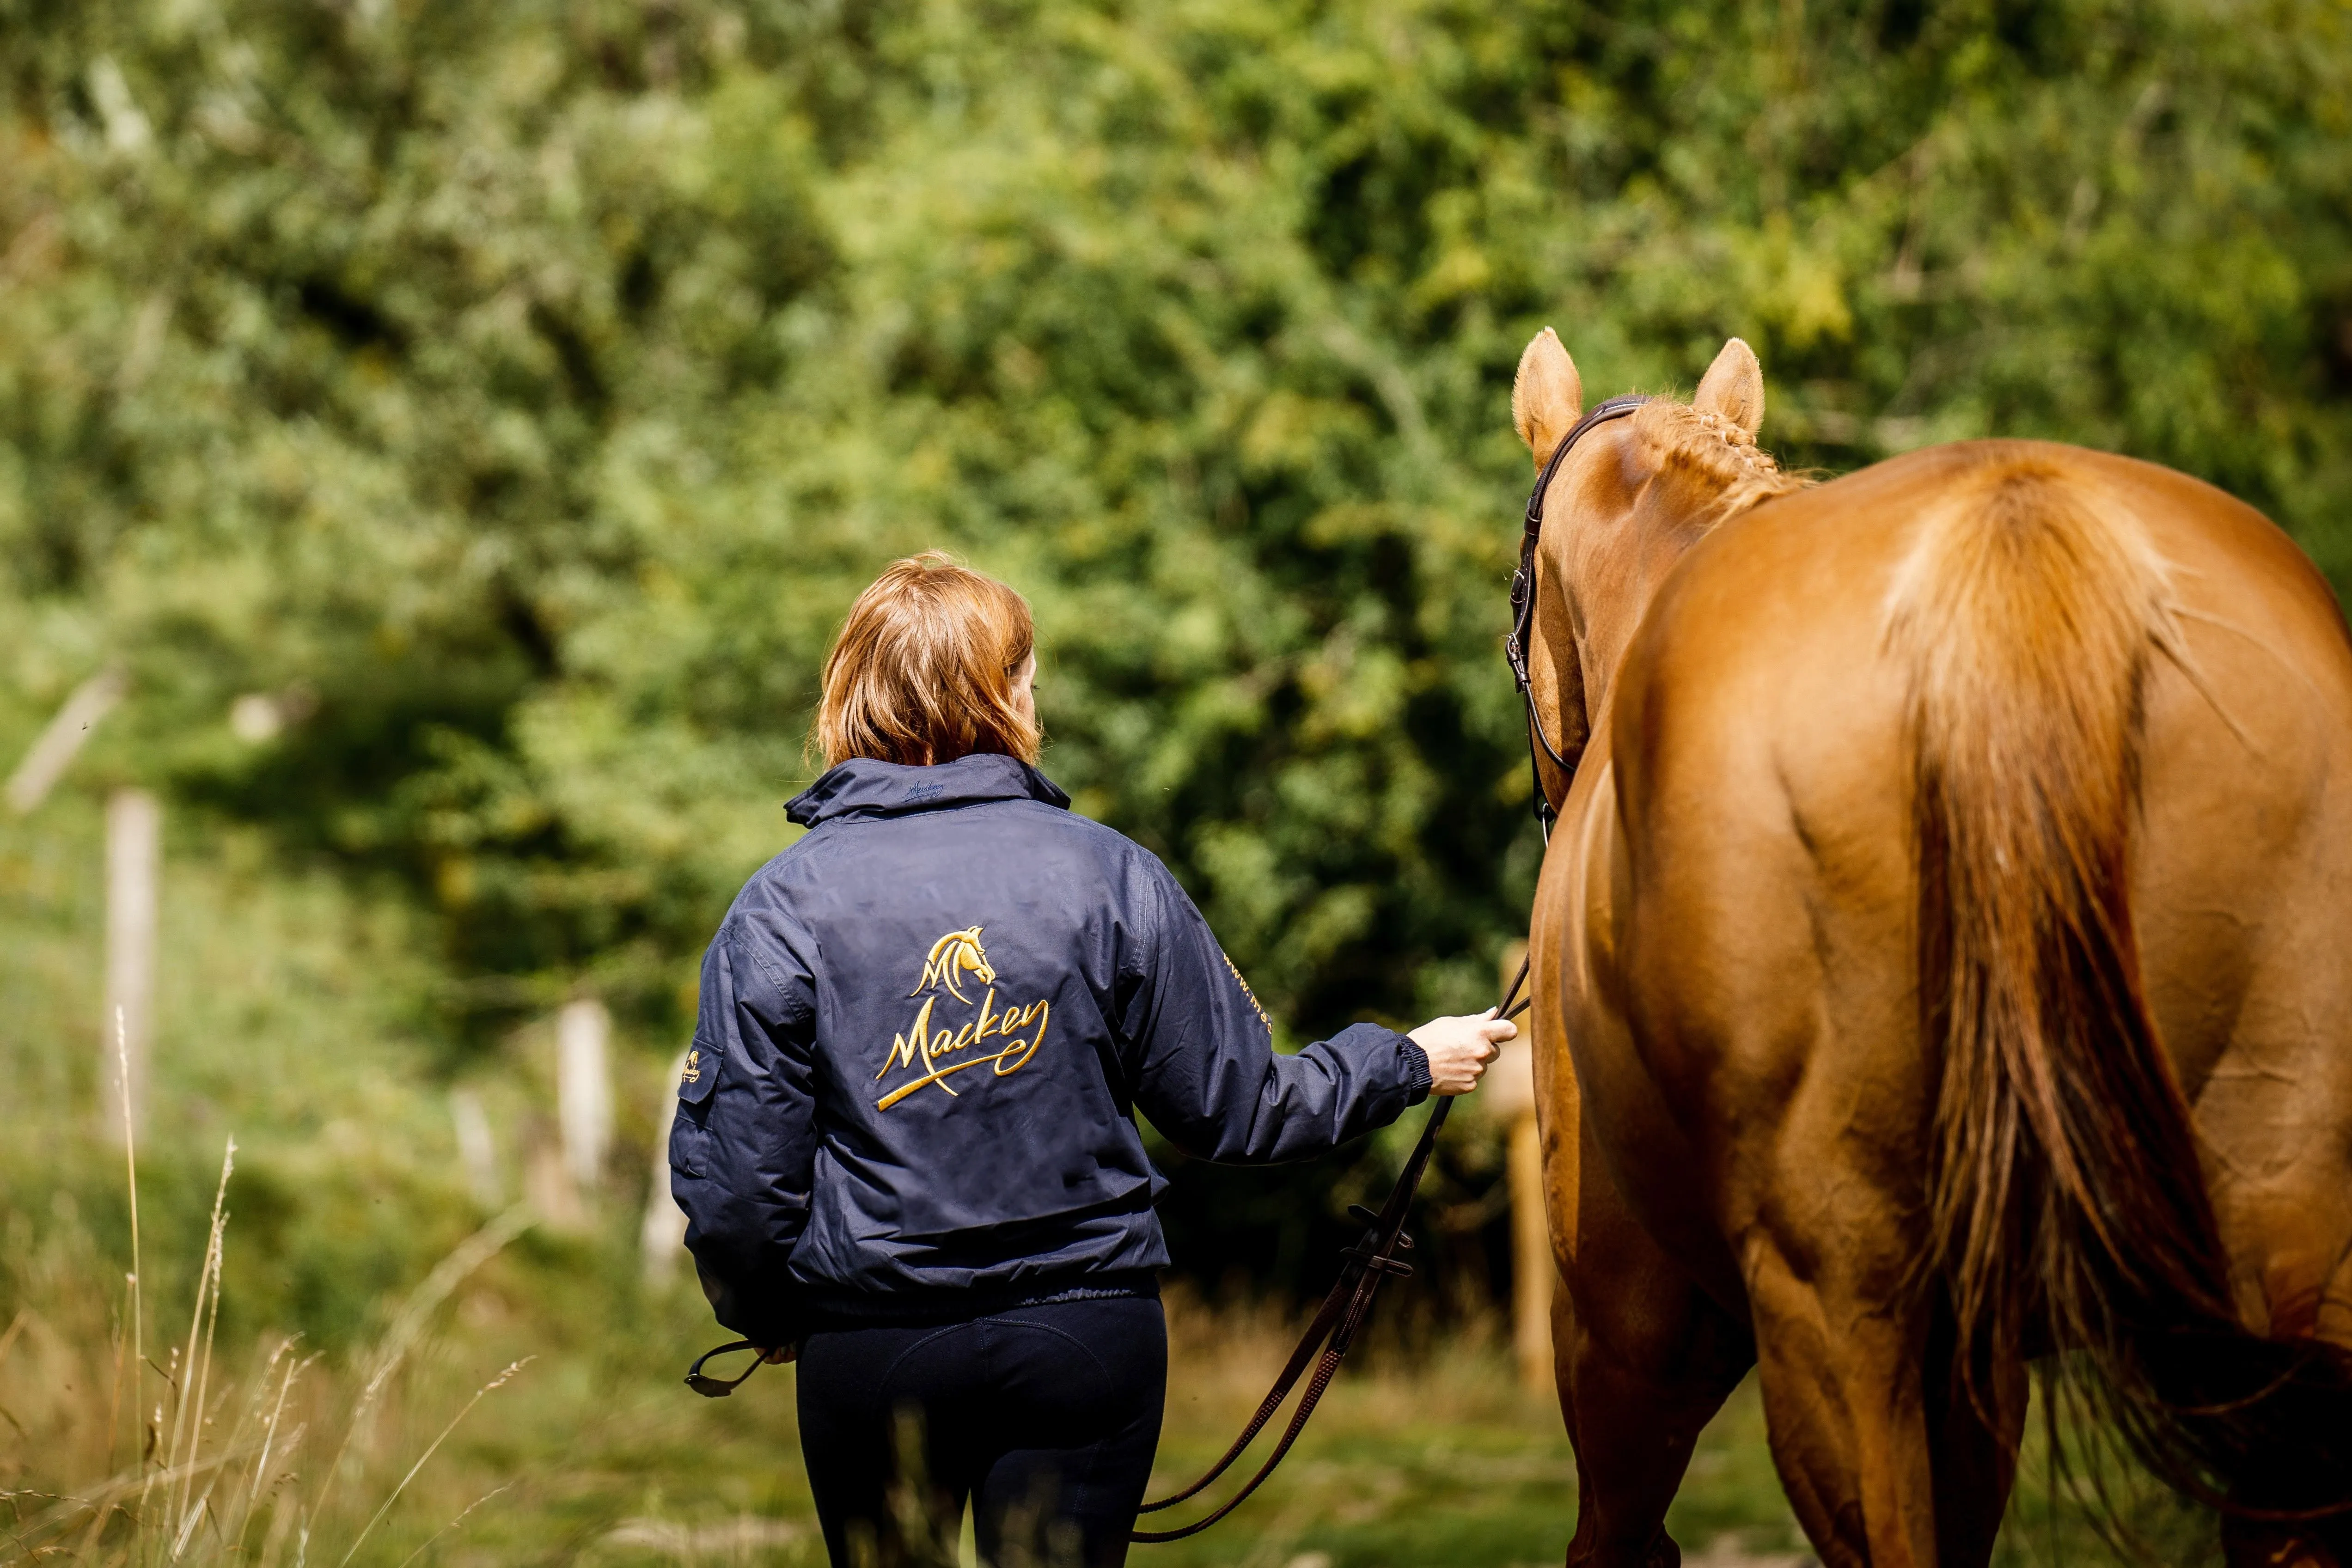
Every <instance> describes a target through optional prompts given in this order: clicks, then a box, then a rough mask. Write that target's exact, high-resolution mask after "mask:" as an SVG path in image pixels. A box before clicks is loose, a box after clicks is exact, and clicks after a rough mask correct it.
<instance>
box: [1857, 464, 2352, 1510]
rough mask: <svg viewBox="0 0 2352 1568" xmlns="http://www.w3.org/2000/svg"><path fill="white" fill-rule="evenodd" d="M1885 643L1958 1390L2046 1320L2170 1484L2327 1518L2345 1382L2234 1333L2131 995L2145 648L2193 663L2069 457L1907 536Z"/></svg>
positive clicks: (2308, 1351)
mask: <svg viewBox="0 0 2352 1568" xmlns="http://www.w3.org/2000/svg"><path fill="white" fill-rule="evenodd" d="M1885 632H1886V636H1887V639H1888V642H1889V645H1890V649H1891V651H1892V652H1893V653H1895V656H1896V657H1897V658H1898V659H1899V660H1901V661H1902V663H1903V665H1904V667H1905V668H1906V670H1907V671H1908V674H1909V695H1908V704H1907V711H1906V733H1907V742H1908V748H1909V752H1910V756H1911V759H1912V768H1913V779H1912V785H1913V798H1912V810H1911V818H1912V831H1913V834H1914V840H1915V851H1916V866H1917V874H1918V901H1919V902H1918V952H1917V959H1918V979H1919V992H1918V995H1919V1009H1920V1022H1921V1034H1922V1040H1923V1042H1924V1044H1925V1047H1926V1049H1927V1051H1928V1052H1929V1060H1930V1063H1931V1067H1932V1068H1933V1069H1934V1070H1935V1071H1937V1074H1938V1077H1937V1082H1938V1088H1937V1098H1936V1103H1935V1116H1934V1134H1933V1143H1932V1149H1931V1153H1930V1159H1929V1168H1928V1173H1927V1221H1928V1234H1929V1255H1928V1257H1927V1260H1926V1264H1927V1268H1926V1269H1925V1270H1924V1271H1923V1274H1922V1279H1921V1283H1922V1287H1923V1289H1928V1290H1932V1291H1941V1292H1942V1294H1943V1298H1944V1301H1945V1303H1946V1304H1947V1305H1948V1310H1949V1311H1950V1312H1951V1313H1952V1315H1953V1317H1954V1319H1955V1320H1956V1322H1957V1325H1958V1329H1959V1333H1960V1343H1962V1344H1964V1345H1966V1346H1968V1347H1969V1354H1967V1355H1965V1356H1963V1357H1962V1359H1961V1361H1960V1367H1961V1369H1962V1371H1961V1373H1960V1375H1961V1376H1963V1377H1964V1378H1966V1379H1968V1380H1969V1393H1970V1395H1971V1396H1973V1397H1976V1398H1978V1399H1979V1402H1981V1401H1982V1400H1983V1399H1984V1398H1985V1397H1987V1395H1986V1392H1985V1390H1986V1387H1987V1383H1986V1381H1985V1380H1983V1379H1981V1378H1979V1376H1978V1375H1977V1374H1978V1370H1979V1368H1980V1367H1982V1366H1983V1365H1985V1364H2009V1363H2010V1362H2011V1360H2012V1358H2014V1357H2016V1356H2018V1355H2020V1354H2022V1351H2023V1348H2024V1345H2025V1343H2026V1341H2027V1338H2028V1335H2029V1333H2031V1332H2032V1331H2037V1330H2043V1329H2046V1330H2047V1332H2048V1333H2050V1334H2051V1335H2052V1336H2053V1339H2054V1340H2055V1341H2056V1342H2057V1343H2062V1344H2064V1345H2068V1346H2072V1347H2076V1348H2078V1349H2079V1350H2081V1351H2082V1352H2083V1353H2084V1355H2085V1357H2086V1358H2087V1363H2088V1371H2089V1373H2090V1376H2089V1378H2088V1379H2087V1380H2086V1381H2085V1383H2084V1385H2083V1386H2084V1389H2085V1391H2086V1392H2087V1393H2089V1394H2090V1395H2091V1396H2092V1397H2093V1398H2094V1400H2095V1402H2096V1404H2097V1405H2098V1406H2100V1407H2101V1408H2102V1409H2103V1410H2104V1411H2105V1414H2106V1415H2107V1416H2109V1417H2110V1418H2111V1419H2112V1420H2113V1422H2114V1423H2115V1425H2116V1429H2117V1431H2118V1432H2119V1433H2120V1435H2121V1436H2122V1437H2124V1438H2125V1439H2126V1441H2127V1442H2128V1443H2129V1444H2130V1445H2131V1446H2132V1448H2134V1449H2135V1450H2136V1451H2137V1453H2138V1454H2139V1455H2140V1456H2141V1458H2143V1459H2144V1460H2145V1461H2146V1462H2147V1463H2148V1464H2149V1465H2150V1466H2151V1467H2152V1468H2153V1469H2156V1470H2157V1471H2158V1473H2159V1474H2162V1475H2163V1476H2164V1477H2165V1478H2166V1479H2168V1480H2170V1481H2172V1482H2174V1483H2175V1484H2176V1485H2179V1486H2180V1487H2182V1488H2183V1489H2184V1490H2189V1491H2190V1492H2191V1493H2193V1494H2195V1495H2199V1496H2201V1497H2203V1498H2205V1499H2207V1500H2211V1501H2214V1502H2217V1503H2226V1504H2229V1505H2231V1506H2234V1507H2237V1508H2240V1509H2242V1510H2246V1511H2287V1512H2295V1511H2312V1510H2321V1509H2326V1508H2328V1507H2331V1506H2342V1505H2344V1504H2345V1503H2346V1502H2347V1498H2346V1486H2347V1480H2346V1478H2347V1476H2352V1365H2347V1359H2346V1358H2345V1357H2343V1356H2342V1355H2341V1354H2338V1353H2336V1352H2333V1351H2330V1350H2327V1349H2325V1348H2323V1347H2320V1346H2318V1345H2316V1344H2315V1343H2305V1342H2285V1341H2279V1340H2271V1339H2265V1338H2263V1337H2261V1336H2258V1335H2256V1334H2254V1333H2252V1332H2251V1331H2249V1330H2248V1329H2246V1328H2245V1327H2244V1326H2243V1325H2242V1322H2240V1320H2239V1318H2238V1315H2237V1313H2236V1312H2235V1311H2234V1310H2233V1308H2232V1305H2231V1299H2230V1296H2229V1293H2228V1289H2227V1284H2226V1281H2227V1278H2228V1259H2227V1255H2226V1253H2225V1251H2224V1249H2223V1246H2222V1242H2221V1235H2220V1230H2219V1227H2218V1226H2217V1224H2216V1221H2215V1218H2214V1213H2213V1209H2212V1206H2211V1202H2210V1198H2209V1197H2208V1194H2207V1190H2206V1186H2205V1181H2204V1173H2203V1170H2202V1167H2201V1166H2200V1159H2199V1151H2198V1145H2197V1140H2196V1137H2195V1134H2194V1133H2193V1132H2192V1130H2191V1126H2190V1122H2189V1111H2188V1107H2187V1105H2186V1104H2185V1103H2184V1101H2183V1098H2182V1095H2181V1092H2180V1089H2179V1084H2178V1083H2177V1082H2176V1080H2175V1077H2174V1073H2173V1070H2172V1065H2171V1062H2170V1061H2169V1059H2168V1056H2167V1054H2166V1051H2165V1049H2164V1045H2163V1042H2162V1040H2160V1038H2159V1037H2158V1031H2157V1028H2156V1024H2155V1022H2154V1019H2153V1018H2152V1016H2151V1013H2150V1010H2149V1008H2148V1004H2147V998H2146V995H2145V992H2144V989H2143V987H2142V983H2141V974H2140V967H2139V955H2138V949H2137V944H2136V941H2135V937H2134V931H2133V920H2132V910H2131V907H2130V900H2129V886H2128V871H2129V861H2130V849H2131V843H2130V838H2131V832H2132V824H2133V822H2134V821H2135V820H2136V817H2137V808H2138V793H2139V779H2140V769H2141V755H2142V747H2143V742H2144V736H2143V724H2142V714H2143V706H2144V697H2145V694H2146V691H2147V685H2148V682H2149V678H2150V674H2151V670H2152V667H2153V664H2154V662H2155V661H2156V660H2157V659H2158V658H2159V657H2170V658H2174V659H2178V660H2183V661H2185V658H2186V655H2185V653H2184V651H2183V643H2182V642H2181V639H2180V636H2179V630H2178V628H2177V626H2176V625H2175V623H2174V620H2173V614H2172V610H2171V607H2170V596H2169V592H2168V583H2167V578H2166V570H2165V568H2164V565H2163V563H2162V562H2161V561H2160V560H2158V559H2157V557H2156V555H2155V553H2154V551H2153V549H2151V547H2150V546H2149V545H2148V543H2147V539H2146V537H2145V535H2144V533H2143V531H2142V530H2141V528H2139V526H2138V524H2137V522H2136V521H2135V520H2134V519H2133V518H2132V517H2130V516H2129V515H2128V513H2127V512H2126V511H2125V510H2124V509H2123V507H2121V506H2120V505H2119V504H2118V503H2117V502H2116V501H2115V500H2114V499H2112V498H2111V497H2109V496H2108V494H2107V493H2106V492H2105V490H2104V489H2102V488H2101V487H2100V486H2098V485H2097V484H2096V483H2095V481H2093V480H2091V479H2089V478H2088V477H2086V476H2082V475H2081V474H2080V472H2079V471H2078V470H2073V469H2070V467H2069V466H2068V465H2066V464H2065V463H2064V462H2063V459H2061V458H2058V457H2055V456H2053V455H2042V454H2022V455H2005V456H2001V457H1996V458H1990V459H1989V460H1988V461H1986V462H1985V463H1984V464H1983V465H1980V466H1979V467H1976V468H1975V469H1973V470H1970V471H1965V472H1964V473H1963V474H1962V475H1960V476H1958V477H1957V478H1956V482H1955V486H1954V488H1953V490H1952V492H1951V493H1950V495H1949V496H1948V498H1947V499H1945V500H1944V501H1942V502H1941V503H1940V504H1939V505H1938V506H1937V508H1936V509H1935V510H1934V511H1933V512H1932V514H1930V515H1929V516H1927V517H1925V518H1924V519H1923V520H1922V522H1921V524H1920V526H1919V528H1918V531H1917V535H1916V542H1915V543H1914V545H1913V547H1912V549H1911V550H1910V552H1909V554H1908V556H1907V558H1906V559H1905V560H1904V562H1903V563H1902V565H1901V567H1900V568H1899V569H1898V571H1897V573H1896V576H1895V581H1894V584H1893V587H1892V590H1891V591H1890V594H1889V597H1888V600H1887V603H1886V606H1885ZM2007 1414H2011V1415H2013V1414H2014V1413H2013V1412H2011V1413H2007Z"/></svg>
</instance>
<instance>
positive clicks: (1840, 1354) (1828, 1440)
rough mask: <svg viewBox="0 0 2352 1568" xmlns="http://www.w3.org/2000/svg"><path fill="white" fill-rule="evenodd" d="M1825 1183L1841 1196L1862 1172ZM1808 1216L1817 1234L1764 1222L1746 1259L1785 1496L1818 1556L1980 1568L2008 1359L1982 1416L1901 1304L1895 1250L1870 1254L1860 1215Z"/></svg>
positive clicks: (2017, 1395)
mask: <svg viewBox="0 0 2352 1568" xmlns="http://www.w3.org/2000/svg"><path fill="white" fill-rule="evenodd" d="M1828 1190H1830V1191H1832V1192H1840V1193H1843V1194H1845V1195H1847V1196H1849V1197H1851V1196H1853V1195H1855V1194H1857V1193H1859V1192H1860V1191H1861V1190H1862V1183H1861V1181H1860V1179H1859V1178H1855V1179H1853V1181H1852V1182H1850V1183H1848V1184H1830V1185H1829V1186H1828ZM1822 1207H1823V1208H1824V1209H1831V1210H1833V1209H1835V1208H1836V1207H1840V1206H1839V1205H1838V1204H1837V1203H1836V1202H1835V1200H1834V1199H1833V1200H1832V1203H1830V1204H1828V1205H1824V1206H1822ZM1862 1207H1867V1206H1866V1205H1865V1206H1862ZM1812 1218H1814V1219H1815V1220H1816V1221H1817V1222H1819V1223H1820V1224H1821V1225H1822V1227H1823V1229H1822V1231H1820V1232H1811V1231H1810V1228H1807V1233H1803V1234H1790V1233H1789V1230H1790V1229H1792V1228H1780V1227H1766V1228H1764V1229H1765V1234H1763V1235H1760V1236H1759V1238H1757V1239H1755V1240H1754V1242H1753V1243H1752V1245H1751V1249H1750V1252H1749V1257H1748V1291H1749V1294H1750V1299H1751V1301H1753V1303H1754V1308H1755V1322H1756V1335H1757V1349H1758V1356H1759V1364H1760V1365H1761V1368H1762V1375H1763V1384H1764V1408H1765V1415H1766V1418H1767V1420H1768V1421H1769V1425H1770V1428H1771V1434H1772V1458H1773V1462H1774V1464H1776V1465H1777V1466H1778V1467H1779V1468H1780V1479H1781V1482H1782V1484H1783V1485H1784V1486H1785V1487H1786V1488H1787V1489H1788V1493H1789V1500H1790V1503H1791V1504H1793V1505H1794V1506H1795V1508H1796V1510H1797V1515H1798V1518H1799V1519H1800V1520H1801V1521H1802V1522H1803V1524H1804V1526H1805V1533H1806V1534H1807V1535H1808V1536H1810V1537H1811V1540H1812V1542H1813V1547H1814V1550H1816V1551H1817V1552H1820V1553H1821V1556H1822V1561H1823V1562H1824V1563H1828V1564H1830V1568H1844V1565H1846V1564H1854V1565H1860V1564H1864V1563H1867V1564H1871V1565H1873V1568H1930V1565H1931V1564H1935V1565H1940V1568H1981V1565H1982V1564H1983V1563H1987V1562H1989V1561H1990V1558H1991V1556H1992V1548H1993V1540H1994V1536H1995V1535H1996V1534H1997V1532H1998V1531H1999V1530H2000V1518H2001V1513H2002V1511H2003V1509H2004V1508H2005V1507H2006V1505H2007V1503H2008V1500H2009V1489H2010V1484H2011V1480H2012V1479H2014V1477H2015V1471H2016V1455H2017V1440H2018V1436H2019V1432H2020V1430H2021V1426H2022V1421H2023V1416H2024V1409H2025V1397H2024V1395H2025V1387H2024V1377H2023V1371H2022V1368H2021V1367H2018V1366H2010V1367H2006V1368H1997V1369H1994V1371H1993V1372H1992V1373H1991V1375H1990V1377H1989V1378H1988V1380H1987V1381H1986V1383H1985V1385H1983V1386H1982V1388H1981V1394H1982V1397H1983V1400H1984V1401H1985V1402H1986V1403H1987V1404H1988V1405H1989V1406H1990V1407H1991V1408H1992V1409H1994V1410H1996V1411H1998V1412H2000V1415H1999V1416H1998V1419H1997V1424H1989V1423H1988V1421H1987V1420H1986V1419H1985V1418H1984V1417H1983V1416H1980V1415H1979V1412H1978V1409H1977V1406H1976V1404H1975V1403H1974V1402H1973V1401H1971V1399H1970V1397H1969V1395H1968V1394H1967V1393H1966V1392H1965V1391H1964V1390H1963V1389H1961V1388H1960V1387H1959V1386H1958V1385H1955V1384H1954V1382H1953V1381H1952V1365H1953V1363H1952V1358H1951V1354H1950V1345H1949V1343H1948V1333H1944V1332H1943V1331H1940V1330H1938V1329H1937V1327H1936V1326H1935V1325H1933V1324H1932V1323H1931V1322H1930V1320H1929V1319H1928V1317H1927V1314H1926V1313H1925V1312H1919V1311H1916V1310H1906V1308H1905V1307H1904V1306H1903V1305H1901V1303H1903V1302H1905V1301H1906V1300H1907V1299H1908V1297H1909V1295H1910V1292H1908V1291H1906V1290H1904V1288H1903V1285H1904V1281H1905V1279H1906V1272H1905V1270H1904V1268H1903V1266H1902V1264H1901V1262H1900V1261H1899V1260H1898V1259H1897V1258H1896V1257H1895V1250H1896V1249H1893V1248H1888V1249H1885V1256H1883V1257H1880V1258H1877V1259H1875V1260H1874V1258H1873V1257H1872V1254H1873V1252H1874V1250H1877V1249H1874V1248H1873V1247H1872V1246H1871V1244H1870V1238H1871V1236H1872V1235H1873V1234H1874V1230H1873V1227H1872V1224H1871V1218H1870V1217H1867V1216H1864V1215H1863V1214H1860V1213H1852V1212H1849V1213H1845V1214H1838V1213H1834V1212H1822V1213H1817V1214H1815V1215H1814V1216H1813V1217H1812ZM1881 1218H1882V1220H1883V1217H1881ZM1774 1230H1779V1231H1780V1233H1779V1234H1773V1233H1772V1232H1773V1231H1774ZM1890 1239H1891V1238H1890Z"/></svg>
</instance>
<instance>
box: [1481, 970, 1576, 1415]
mask: <svg viewBox="0 0 2352 1568" xmlns="http://www.w3.org/2000/svg"><path fill="white" fill-rule="evenodd" d="M1527 951H1528V945H1527V944H1526V943H1524V942H1514V943H1512V944H1511V945H1510V946H1509V947H1507V948H1506V949H1505V950H1504V953H1503V965H1502V976H1501V981H1500V983H1501V984H1503V985H1506V986H1507V985H1509V984H1510V983H1511V981H1512V979H1513V978H1514V977H1517V974H1518V972H1519V965H1520V963H1521V961H1522V960H1524V959H1525V958H1526V957H1527ZM1518 1024H1519V1038H1518V1039H1517V1040H1513V1041H1511V1043H1510V1044H1508V1045H1507V1046H1505V1047H1503V1054H1502V1056H1501V1058H1500V1059H1499V1060H1497V1061H1496V1063H1495V1065H1494V1066H1493V1067H1491V1068H1489V1069H1487V1073H1486V1076H1487V1082H1488V1087H1487V1089H1486V1092H1485V1097H1486V1108H1487V1110H1488V1111H1489V1112H1490V1113H1492V1114H1493V1115H1494V1116H1495V1117H1496V1120H1498V1121H1500V1122H1501V1123H1502V1124H1503V1125H1504V1126H1505V1127H1506V1128H1507V1134H1506V1136H1507V1139H1508V1140H1509V1142H1508V1155H1509V1158H1508V1167H1507V1168H1508V1171H1509V1179H1510V1191H1511V1347H1512V1349H1513V1350H1514V1351H1515V1352H1517V1356H1518V1363H1519V1377H1520V1380H1521V1381H1522V1382H1524V1383H1525V1384H1526V1385H1528V1388H1530V1389H1533V1390H1535V1391H1537V1392H1538V1393H1540V1392H1542V1391H1545V1390H1548V1389H1549V1388H1550V1387H1551V1385H1552V1368H1551V1293H1552V1288H1553V1286H1554V1284H1555V1283H1556V1281H1557V1280H1558V1278H1559V1269H1558V1267H1557V1266H1556V1265H1555V1264H1554V1263H1553V1261H1552V1256H1551V1228H1550V1223H1549V1218H1548V1217H1547V1215H1546V1213H1545V1207H1544V1179H1543V1140H1542V1136H1541V1134H1539V1133H1538V1131H1537V1129H1536V1081H1535V1049H1534V1048H1535V1016H1534V1013H1533V1012H1532V1010H1530V1011H1528V1012H1524V1013H1521V1014H1520V1015H1519V1019H1518Z"/></svg>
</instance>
